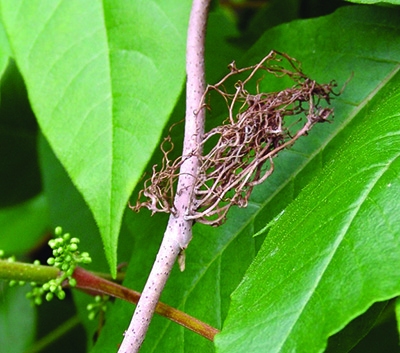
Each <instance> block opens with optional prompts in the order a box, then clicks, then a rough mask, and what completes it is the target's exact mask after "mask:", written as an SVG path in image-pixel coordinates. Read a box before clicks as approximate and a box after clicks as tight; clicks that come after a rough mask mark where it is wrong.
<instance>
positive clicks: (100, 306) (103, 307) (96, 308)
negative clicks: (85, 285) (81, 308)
mask: <svg viewBox="0 0 400 353" xmlns="http://www.w3.org/2000/svg"><path fill="white" fill-rule="evenodd" d="M108 299H110V297H109V296H108V295H103V296H101V295H96V296H95V297H94V303H90V304H88V305H87V307H86V309H87V310H88V312H89V314H88V318H89V320H94V318H95V317H96V315H97V314H98V313H99V312H105V311H107V302H108Z"/></svg>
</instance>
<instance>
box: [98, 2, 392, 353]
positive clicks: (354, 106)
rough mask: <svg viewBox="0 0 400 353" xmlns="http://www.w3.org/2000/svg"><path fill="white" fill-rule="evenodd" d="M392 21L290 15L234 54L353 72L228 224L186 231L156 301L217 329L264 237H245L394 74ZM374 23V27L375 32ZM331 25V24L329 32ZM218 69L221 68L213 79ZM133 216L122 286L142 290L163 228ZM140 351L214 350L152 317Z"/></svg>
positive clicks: (371, 16) (335, 73)
mask: <svg viewBox="0 0 400 353" xmlns="http://www.w3.org/2000/svg"><path fill="white" fill-rule="evenodd" d="M382 23H385V25H382ZM398 23H400V22H399V15H398V13H397V12H396V11H393V10H387V9H383V8H368V7H356V6H354V7H349V8H344V9H341V10H339V11H338V12H336V13H334V14H333V15H331V16H327V17H321V18H318V19H314V20H303V21H296V22H294V23H291V24H285V25H282V26H279V27H277V28H275V29H272V30H270V31H267V32H266V33H265V35H264V36H263V37H262V38H261V39H260V41H259V42H258V43H257V44H256V45H255V46H254V48H252V50H251V51H250V52H249V53H248V54H247V55H246V56H245V57H244V58H243V59H241V60H239V59H238V60H237V65H238V67H243V66H244V65H254V64H255V63H257V62H258V60H259V59H261V58H262V57H264V56H265V55H266V54H268V52H269V51H270V50H271V49H277V50H280V51H283V52H287V53H288V54H289V55H291V56H294V57H296V58H298V59H299V60H300V61H302V64H303V68H304V71H305V72H306V73H307V74H309V75H311V77H312V78H315V79H318V80H319V81H321V82H329V81H330V80H332V79H337V80H338V82H339V85H343V84H344V82H345V81H346V80H347V79H348V78H349V77H350V75H351V72H352V71H355V70H356V69H357V71H355V75H354V78H353V80H352V81H351V83H350V84H349V85H348V87H347V88H346V90H345V92H344V94H343V95H342V96H341V97H338V98H337V99H335V100H334V106H335V109H336V117H335V120H334V122H333V123H332V124H326V125H321V126H317V127H316V129H315V131H311V133H310V135H309V136H307V137H304V138H303V139H302V140H300V141H299V142H298V143H297V144H296V145H295V146H294V147H293V148H292V149H291V150H289V151H287V152H286V153H282V154H280V156H279V157H278V158H276V160H275V166H276V170H275V172H274V175H273V176H272V177H271V178H270V179H268V181H267V182H266V183H265V184H264V185H261V186H260V187H258V188H256V189H255V191H254V195H253V197H252V202H251V203H250V204H249V206H248V208H247V209H237V208H235V209H232V210H231V212H230V214H229V218H228V221H227V223H226V224H225V225H223V226H222V227H220V228H216V229H215V228H210V227H206V226H203V225H198V224H197V225H195V227H194V237H193V240H192V242H191V243H190V246H189V247H188V249H187V264H186V270H185V272H184V273H180V272H179V270H178V269H175V270H174V271H173V273H172V274H171V278H170V279H169V281H168V283H167V285H166V288H165V291H164V292H163V295H162V298H161V299H162V301H164V302H165V303H167V304H169V305H171V306H175V307H178V308H180V309H181V310H184V311H186V312H188V313H189V314H191V315H193V316H195V317H198V318H199V319H201V320H204V321H205V322H207V323H209V324H211V325H214V326H215V327H218V328H221V326H222V323H223V322H224V320H225V317H226V315H227V312H228V307H229V303H230V297H229V296H230V294H231V293H232V291H233V290H234V289H235V288H236V286H237V285H238V284H239V282H240V281H241V279H242V277H243V275H244V272H245V270H246V268H247V266H248V265H249V264H250V263H251V261H252V260H253V258H254V256H255V254H256V252H257V250H258V247H259V243H260V242H261V241H262V236H258V237H256V238H253V237H252V235H253V234H254V233H255V232H257V231H258V230H260V229H262V228H263V227H264V226H265V225H266V223H267V222H268V221H270V220H271V219H272V218H274V217H276V216H277V215H278V214H279V213H280V212H281V211H282V209H283V208H284V207H286V206H287V204H288V203H289V202H290V201H292V199H293V198H294V197H295V196H296V194H298V193H299V191H300V189H301V188H302V187H304V185H305V184H307V183H308V182H309V181H310V179H311V178H312V177H313V176H315V174H316V173H318V171H319V170H320V169H321V167H322V166H323V165H324V164H325V163H326V162H327V161H329V159H330V156H331V155H332V154H333V153H334V152H335V151H336V150H337V149H338V148H339V147H340V146H341V143H343V141H344V139H345V137H346V131H347V127H348V126H349V125H352V124H353V123H354V121H356V120H357V119H358V117H359V115H358V113H359V112H360V111H361V110H362V109H363V107H365V106H366V105H367V103H368V101H369V100H370V99H371V98H373V97H374V96H375V95H376V94H377V92H378V91H379V90H380V89H381V88H382V87H384V86H385V85H386V83H387V81H388V80H389V79H390V77H392V76H393V75H394V74H395V72H397V71H398V69H399V61H398V58H399V57H400V49H399V48H400V43H399V36H398V26H399V25H398ZM377 25H379V28H380V30H379V31H376V26H377ZM332 28H336V29H338V30H337V31H332ZM310 38H311V39H312V40H311V39H310ZM360 38H361V39H360ZM364 38H368V39H369V40H368V41H365V40H364ZM396 58H397V59H396ZM211 64H212V63H211ZM225 73H226V71H225V72H221V74H220V77H222V76H223V75H224V74H225ZM213 82H215V81H211V82H210V83H213ZM268 84H269V85H270V86H266V87H264V88H265V89H266V90H268V91H270V90H275V89H277V88H279V87H278V86H279V85H281V86H280V88H282V83H279V82H275V81H272V80H268ZM286 84H287V83H285V85H286ZM217 109H218V107H217ZM213 111H215V109H214V108H213ZM136 217H142V214H141V213H140V214H139V215H138V216H135V217H134V218H133V220H132V223H131V229H132V233H133V235H134V237H135V241H136V242H135V243H136V244H135V247H134V252H133V254H134V255H133V257H132V259H131V262H130V267H129V273H128V278H127V279H126V282H125V284H126V285H127V286H129V287H131V288H135V289H138V290H140V289H141V287H142V286H143V283H144V281H145V279H146V277H147V275H148V273H149V271H150V267H151V264H152V262H153V260H154V257H155V254H156V252H157V247H158V245H159V243H160V241H161V237H162V234H163V231H164V229H163V226H164V224H162V221H160V218H159V217H160V216H158V215H156V216H154V220H149V221H148V222H149V223H150V224H151V226H150V225H148V223H147V222H146V223H142V222H143V221H140V220H139V219H138V218H136ZM156 217H157V218H156ZM143 225H144V226H143ZM154 243H156V244H154ZM143 244H146V246H145V248H144V246H143ZM149 244H151V245H149ZM133 309H134V308H133V307H132V306H130V305H128V304H125V303H120V302H119V301H117V302H116V305H115V307H114V309H113V310H112V312H111V313H110V316H109V317H108V318H107V323H106V326H105V328H104V335H102V336H101V338H100V341H99V343H98V345H97V347H96V348H97V349H98V350H97V351H96V350H95V352H96V353H97V352H100V351H101V348H102V347H104V346H103V344H106V347H115V345H117V344H118V343H120V341H121V340H122V336H121V330H125V329H126V328H127V325H128V323H129V321H130V316H131V314H132V312H133ZM105 342H106V343H105ZM142 350H143V352H165V351H186V352H213V351H214V347H213V345H212V344H211V343H210V342H208V341H207V340H206V339H204V338H202V337H199V336H197V335H195V334H193V333H191V332H189V331H188V330H186V329H184V328H182V327H179V326H178V325H176V324H175V323H172V322H170V321H168V320H166V319H164V318H160V317H155V318H154V319H153V322H152V324H151V325H150V330H149V333H148V336H147V338H146V341H145V343H144V345H143V347H142ZM242 351H245V352H247V351H250V350H247V349H244V350H243V349H242Z"/></svg>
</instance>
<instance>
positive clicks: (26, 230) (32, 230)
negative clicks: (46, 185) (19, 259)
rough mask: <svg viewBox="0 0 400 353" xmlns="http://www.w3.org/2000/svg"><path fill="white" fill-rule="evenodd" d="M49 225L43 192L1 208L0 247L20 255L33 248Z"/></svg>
mask: <svg viewBox="0 0 400 353" xmlns="http://www.w3.org/2000/svg"><path fill="white" fill-rule="evenodd" d="M48 227H49V216H48V208H47V201H46V198H45V197H44V195H43V194H41V195H39V196H37V197H35V198H33V199H31V200H29V201H26V202H23V203H21V204H19V205H16V206H11V207H6V208H1V209H0V249H3V250H4V251H5V252H6V254H7V255H18V254H22V253H24V252H26V251H27V250H29V249H30V248H32V247H33V246H34V245H35V243H36V242H37V241H38V240H39V239H40V237H42V236H43V235H44V234H45V231H46V230H48Z"/></svg>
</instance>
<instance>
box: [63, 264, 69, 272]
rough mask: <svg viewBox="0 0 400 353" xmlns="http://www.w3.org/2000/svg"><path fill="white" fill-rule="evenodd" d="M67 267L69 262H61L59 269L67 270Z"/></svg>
mask: <svg viewBox="0 0 400 353" xmlns="http://www.w3.org/2000/svg"><path fill="white" fill-rule="evenodd" d="M68 269H69V264H66V263H63V264H62V266H61V270H63V271H67V270H68Z"/></svg>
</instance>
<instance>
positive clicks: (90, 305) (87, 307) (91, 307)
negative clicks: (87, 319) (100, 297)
mask: <svg viewBox="0 0 400 353" xmlns="http://www.w3.org/2000/svg"><path fill="white" fill-rule="evenodd" d="M86 309H87V310H88V311H91V310H93V309H94V305H93V304H88V305H87V306H86Z"/></svg>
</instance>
